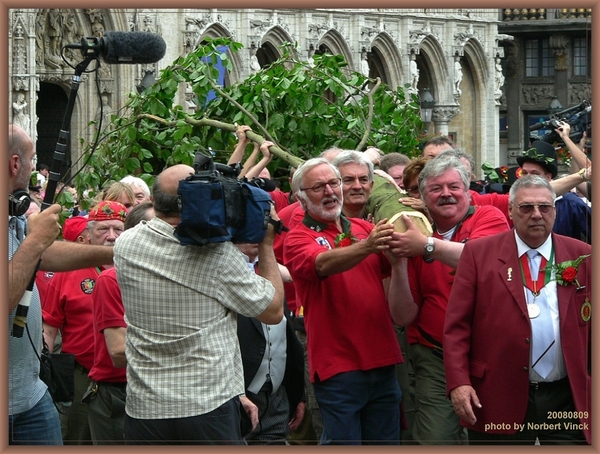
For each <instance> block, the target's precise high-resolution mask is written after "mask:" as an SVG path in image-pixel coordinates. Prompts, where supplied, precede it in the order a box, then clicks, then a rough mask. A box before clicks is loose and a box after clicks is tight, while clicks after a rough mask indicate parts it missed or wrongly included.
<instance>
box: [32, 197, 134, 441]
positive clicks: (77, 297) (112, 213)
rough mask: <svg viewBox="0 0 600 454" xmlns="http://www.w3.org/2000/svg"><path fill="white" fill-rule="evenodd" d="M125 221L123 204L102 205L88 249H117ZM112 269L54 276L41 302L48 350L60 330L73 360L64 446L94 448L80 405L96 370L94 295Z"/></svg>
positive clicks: (92, 219) (91, 222) (93, 216)
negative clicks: (103, 274)
mask: <svg viewBox="0 0 600 454" xmlns="http://www.w3.org/2000/svg"><path fill="white" fill-rule="evenodd" d="M126 216H127V208H125V206H124V205H123V204H121V203H119V202H114V201H106V200H104V201H102V202H100V203H98V204H97V205H96V206H95V207H94V208H92V210H91V211H90V214H89V216H88V222H87V229H88V230H89V243H90V244H92V245H103V246H114V245H115V240H116V239H117V238H118V237H119V235H120V234H121V233H122V232H123V230H124V222H125V217H126ZM112 266H113V265H107V266H104V267H90V268H83V269H80V270H75V271H66V272H62V273H55V274H54V277H53V278H52V280H51V281H50V283H49V284H48V287H47V289H46V292H45V293H44V299H43V300H42V315H43V326H44V339H45V340H46V343H47V344H48V348H49V350H50V351H53V349H54V341H55V339H56V335H57V333H58V330H60V331H61V334H62V351H63V352H64V353H72V354H74V355H75V393H74V396H73V403H72V404H71V405H70V406H69V407H68V408H67V409H65V410H64V411H63V412H62V413H61V415H60V420H61V428H62V435H63V442H64V444H78V445H79V444H92V438H91V433H90V427H89V424H88V406H87V405H86V404H82V403H81V398H82V397H83V394H84V393H85V392H86V391H87V388H88V386H89V385H90V378H89V377H88V374H89V372H90V369H91V368H92V366H93V365H94V330H93V325H94V323H93V306H92V292H93V290H94V285H95V283H96V279H97V278H98V276H99V275H100V273H101V271H102V270H103V269H107V268H109V267H112Z"/></svg>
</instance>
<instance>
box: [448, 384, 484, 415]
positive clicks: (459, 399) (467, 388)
mask: <svg viewBox="0 0 600 454" xmlns="http://www.w3.org/2000/svg"><path fill="white" fill-rule="evenodd" d="M450 399H451V400H452V406H453V407H454V413H456V414H457V415H458V417H459V418H460V419H462V420H463V421H466V422H468V423H469V424H475V423H476V422H477V418H476V417H475V413H473V407H472V405H471V404H473V405H475V407H477V408H481V403H480V402H479V398H478V397H477V393H476V392H475V390H474V389H473V387H472V386H471V385H461V386H457V387H456V388H454V389H453V390H452V391H450Z"/></svg>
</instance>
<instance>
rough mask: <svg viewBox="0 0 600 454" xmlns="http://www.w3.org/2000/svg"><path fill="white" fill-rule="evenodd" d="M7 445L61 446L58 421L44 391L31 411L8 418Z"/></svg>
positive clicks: (50, 398) (48, 394) (52, 404)
mask: <svg viewBox="0 0 600 454" xmlns="http://www.w3.org/2000/svg"><path fill="white" fill-rule="evenodd" d="M8 444H10V445H62V444H63V442H62V435H61V432H60V419H59V418H58V411H57V410H56V407H55V406H54V402H52V397H50V393H49V392H48V391H46V393H45V394H44V396H43V397H42V398H41V399H40V401H39V402H38V403H37V404H35V405H34V406H33V408H32V409H31V410H28V411H26V412H24V413H19V414H18V415H9V417H8Z"/></svg>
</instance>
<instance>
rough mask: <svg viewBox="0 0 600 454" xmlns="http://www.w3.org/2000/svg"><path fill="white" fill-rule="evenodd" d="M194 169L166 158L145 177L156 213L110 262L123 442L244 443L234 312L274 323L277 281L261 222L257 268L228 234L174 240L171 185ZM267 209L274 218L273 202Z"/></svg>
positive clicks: (176, 217)
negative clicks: (123, 396) (151, 178)
mask: <svg viewBox="0 0 600 454" xmlns="http://www.w3.org/2000/svg"><path fill="white" fill-rule="evenodd" d="M191 174H194V168H192V167H190V166H186V165H175V166H172V167H169V168H167V169H166V170H164V171H163V172H162V173H161V174H160V175H158V177H157V178H156V180H155V182H154V186H153V188H152V198H153V202H154V211H155V214H156V217H154V218H153V219H151V220H150V221H147V222H146V221H143V222H142V223H141V224H139V225H138V226H136V228H134V229H130V230H127V231H125V232H124V233H123V234H122V236H123V237H124V240H123V241H117V242H116V244H115V267H116V270H117V278H118V281H119V284H120V286H121V293H122V297H123V305H124V307H125V312H126V316H127V323H128V327H127V337H126V345H125V353H126V357H127V402H126V407H125V411H126V417H125V440H126V443H132V444H135V443H145V444H166V443H171V444H173V443H177V444H183V443H186V444H245V443H244V441H243V439H242V436H241V430H240V408H241V405H240V401H239V397H238V396H239V395H241V394H243V393H244V376H243V370H242V360H241V355H240V347H239V343H238V341H237V335H236V315H235V314H236V313H239V314H242V315H245V316H247V317H256V318H257V319H258V320H259V321H261V322H263V323H267V324H277V323H279V322H280V321H281V319H282V317H283V283H282V281H281V275H280V274H279V268H278V267H277V263H276V261H275V254H274V252H273V239H274V236H275V231H274V227H273V226H272V225H271V224H269V226H268V230H267V233H266V236H265V238H264V240H263V242H262V243H260V244H259V246H258V257H259V259H260V263H261V267H260V275H256V274H253V273H248V267H247V264H246V260H245V259H244V257H243V255H242V253H241V252H240V251H239V249H237V248H236V247H235V246H234V245H233V244H232V243H231V242H229V241H224V242H217V243H210V244H206V245H204V246H196V245H189V246H182V245H181V244H180V242H179V239H178V238H177V237H176V236H175V235H174V230H175V227H176V226H177V225H178V224H179V222H180V212H179V208H178V194H177V191H178V186H179V183H180V181H181V180H183V179H185V178H186V177H188V176H189V175H191ZM271 216H272V218H273V219H275V220H277V219H278V218H277V215H276V213H275V210H274V209H273V208H271Z"/></svg>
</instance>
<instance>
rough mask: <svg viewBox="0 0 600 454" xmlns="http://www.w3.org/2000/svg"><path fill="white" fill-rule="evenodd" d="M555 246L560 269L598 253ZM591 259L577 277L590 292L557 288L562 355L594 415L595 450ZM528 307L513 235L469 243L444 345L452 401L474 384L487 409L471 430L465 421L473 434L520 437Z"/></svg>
mask: <svg viewBox="0 0 600 454" xmlns="http://www.w3.org/2000/svg"><path fill="white" fill-rule="evenodd" d="M552 239H553V243H554V253H555V261H556V263H559V262H562V261H565V260H573V259H576V258H577V257H579V256H580V255H584V254H591V252H592V248H591V246H590V245H588V244H586V243H584V242H582V241H579V240H575V239H572V238H568V237H565V236H561V235H556V234H552ZM591 260H592V257H588V258H587V259H585V260H584V261H583V263H581V265H580V266H579V271H578V273H577V279H578V281H579V283H580V285H581V286H585V288H583V289H580V290H577V288H576V286H575V285H568V286H563V285H557V292H558V305H559V316H560V333H561V342H562V351H563V356H564V359H565V365H566V369H567V374H568V377H569V382H570V385H571V390H572V392H573V398H574V400H575V407H576V409H577V410H578V411H580V412H587V414H588V418H587V419H585V418H581V419H580V421H581V423H582V424H583V423H585V424H587V427H588V430H585V429H584V433H585V436H586V438H587V440H588V442H589V443H590V442H591V441H590V430H589V428H591V425H592V422H591V415H590V413H591V409H592V406H591V389H590V382H591V364H590V345H591V319H590V320H588V321H586V313H585V312H586V308H585V307H584V303H585V302H586V301H589V302H590V303H591V302H592V297H591V290H592V275H591V263H592V261H591ZM510 268H512V270H510ZM526 304H527V303H526V301H525V295H524V292H523V283H522V280H521V272H520V267H519V260H518V257H517V244H516V240H515V237H514V231H513V230H510V231H507V232H503V233H499V234H497V235H492V236H488V237H484V238H479V239H476V240H472V241H469V242H468V243H466V244H465V248H464V250H463V252H462V255H461V258H460V262H459V264H458V268H457V271H456V276H455V279H454V284H453V287H452V291H451V293H450V299H449V302H448V310H447V313H446V320H445V325H444V339H443V346H444V367H445V371H446V387H447V392H448V394H449V393H450V391H451V390H452V389H454V388H456V387H457V386H460V385H466V384H470V385H471V386H473V388H474V389H475V391H476V392H477V395H478V397H479V400H480V402H481V405H482V408H480V409H477V408H474V412H475V416H476V417H477V422H476V423H475V424H474V425H473V426H471V425H469V424H467V423H466V422H464V421H462V424H463V425H464V426H466V427H468V428H469V429H474V430H477V431H481V432H484V431H485V424H489V423H494V424H496V425H499V424H505V425H506V426H505V427H506V429H505V430H489V429H488V432H490V433H515V431H516V430H515V423H518V424H522V423H523V420H524V419H525V412H526V410H527V401H528V393H529V370H528V367H529V354H530V353H529V350H530V339H531V324H530V322H529V317H528V315H527V308H526ZM588 309H589V308H588ZM548 422H549V423H552V422H553V421H551V420H550V419H549V420H548ZM554 422H557V421H554Z"/></svg>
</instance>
